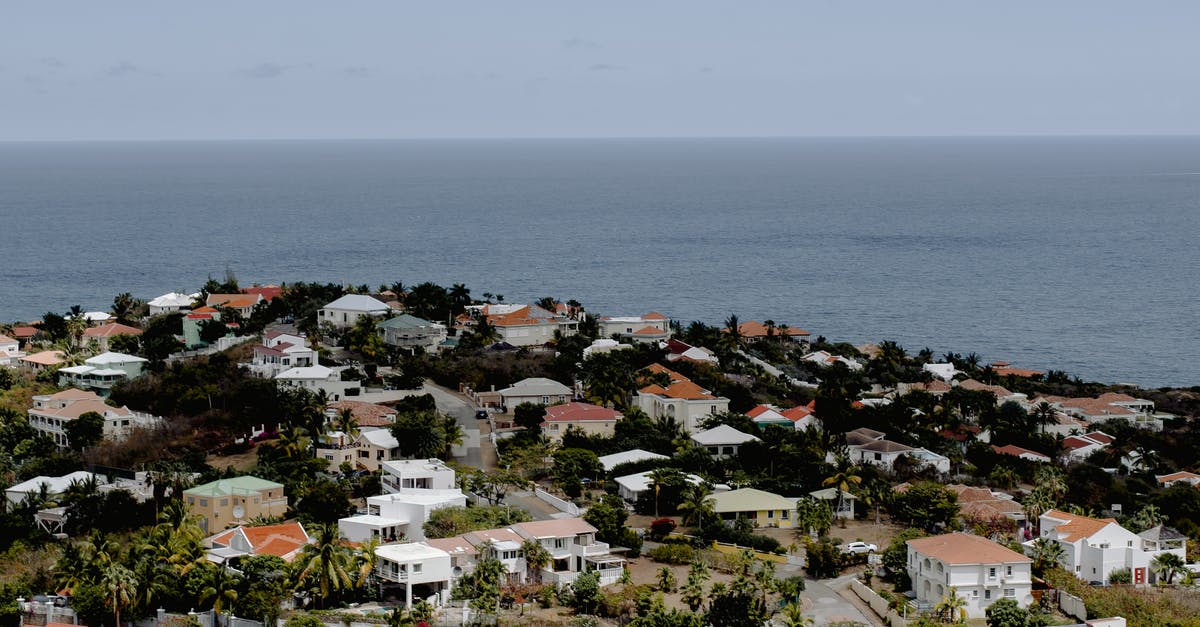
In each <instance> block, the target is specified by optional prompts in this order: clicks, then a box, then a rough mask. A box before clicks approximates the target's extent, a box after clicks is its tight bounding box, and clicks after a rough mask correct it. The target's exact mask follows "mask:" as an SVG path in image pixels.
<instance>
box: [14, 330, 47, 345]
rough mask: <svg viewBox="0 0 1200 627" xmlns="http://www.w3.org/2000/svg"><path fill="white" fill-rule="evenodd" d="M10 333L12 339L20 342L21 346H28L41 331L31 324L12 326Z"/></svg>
mask: <svg viewBox="0 0 1200 627" xmlns="http://www.w3.org/2000/svg"><path fill="white" fill-rule="evenodd" d="M11 334H12V337H13V339H15V340H17V341H18V342H20V343H21V346H24V347H28V346H29V343H30V342H32V341H33V340H35V339H37V337H38V336H40V335H41V334H42V331H41V329H39V328H37V327H33V326H26V325H17V326H14V327H13V328H12V331H11Z"/></svg>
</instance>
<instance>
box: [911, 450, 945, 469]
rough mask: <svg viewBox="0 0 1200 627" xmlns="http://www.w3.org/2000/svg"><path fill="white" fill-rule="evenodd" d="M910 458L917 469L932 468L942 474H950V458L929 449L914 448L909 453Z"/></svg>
mask: <svg viewBox="0 0 1200 627" xmlns="http://www.w3.org/2000/svg"><path fill="white" fill-rule="evenodd" d="M908 457H909V459H911V460H912V461H913V463H914V464H915V465H916V466H917V467H924V468H932V469H934V470H935V471H937V472H940V473H947V472H950V458H949V457H946V456H945V455H942V454H940V453H934V452H933V451H931V450H929V449H927V448H924V447H919V448H914V449H913V450H911V451H909V452H908Z"/></svg>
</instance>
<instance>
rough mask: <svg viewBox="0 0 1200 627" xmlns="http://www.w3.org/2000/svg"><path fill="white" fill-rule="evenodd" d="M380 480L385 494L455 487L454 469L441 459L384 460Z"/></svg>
mask: <svg viewBox="0 0 1200 627" xmlns="http://www.w3.org/2000/svg"><path fill="white" fill-rule="evenodd" d="M382 470H383V474H382V476H381V477H380V481H381V482H382V484H383V492H384V494H393V493H396V492H399V491H401V490H403V489H408V488H421V489H424V490H449V489H452V488H454V487H455V480H454V470H453V469H451V468H450V467H449V466H447V465H446V462H444V461H442V460H440V459H401V460H396V461H390V462H383V467H382Z"/></svg>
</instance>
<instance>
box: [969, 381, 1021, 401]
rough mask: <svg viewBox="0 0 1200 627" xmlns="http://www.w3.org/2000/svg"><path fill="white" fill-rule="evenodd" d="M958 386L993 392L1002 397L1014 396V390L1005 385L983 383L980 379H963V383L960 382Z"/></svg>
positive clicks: (975, 390) (976, 390)
mask: <svg viewBox="0 0 1200 627" xmlns="http://www.w3.org/2000/svg"><path fill="white" fill-rule="evenodd" d="M958 386H959V387H961V388H962V389H964V390H971V391H974V392H991V393H992V394H993V395H994V396H997V397H1000V398H1003V397H1005V396H1012V392H1010V391H1008V389H1007V388H1005V387H1003V386H999V385H988V384H986V383H981V382H979V381H976V380H975V379H967V380H965V381H962V382H961V383H959V384H958Z"/></svg>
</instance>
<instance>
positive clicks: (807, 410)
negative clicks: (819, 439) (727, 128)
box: [780, 401, 821, 431]
mask: <svg viewBox="0 0 1200 627" xmlns="http://www.w3.org/2000/svg"><path fill="white" fill-rule="evenodd" d="M816 408H817V402H816V401H809V403H808V404H807V405H797V406H795V407H792V408H791V409H785V410H783V411H782V412H780V413H781V414H783V417H784V418H787V419H788V420H790V421H792V428H793V429H795V430H796V431H804V430H805V429H812V428H813V427H817V428H820V426H821V421H820V420H819V419H818V418H817V415H816V414H814V413H813V412H814V411H815V410H816Z"/></svg>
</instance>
